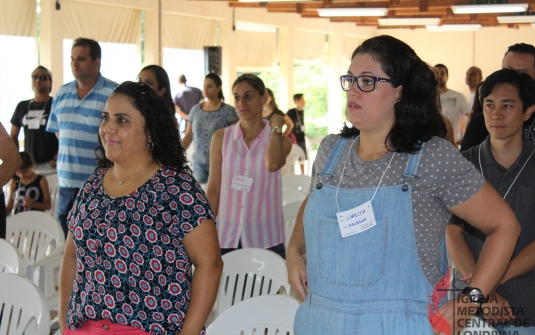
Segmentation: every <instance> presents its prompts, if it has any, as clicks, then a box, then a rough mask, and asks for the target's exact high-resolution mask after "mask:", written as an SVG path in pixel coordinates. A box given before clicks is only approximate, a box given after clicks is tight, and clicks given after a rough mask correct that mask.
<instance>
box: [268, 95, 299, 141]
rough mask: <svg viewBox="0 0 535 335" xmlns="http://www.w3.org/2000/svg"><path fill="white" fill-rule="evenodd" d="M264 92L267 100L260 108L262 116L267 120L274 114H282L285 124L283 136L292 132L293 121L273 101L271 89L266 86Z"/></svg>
mask: <svg viewBox="0 0 535 335" xmlns="http://www.w3.org/2000/svg"><path fill="white" fill-rule="evenodd" d="M266 93H267V102H266V104H265V105H264V108H263V109H262V118H263V119H266V120H268V121H269V120H270V119H271V117H272V116H273V115H275V114H276V115H280V116H282V117H283V118H284V124H285V125H286V130H284V136H288V137H289V136H290V134H291V133H292V129H293V128H294V123H293V121H292V119H290V117H289V116H288V115H286V114H284V112H283V111H281V110H280V109H279V106H277V102H276V101H275V96H274V95H273V91H272V90H270V89H269V88H267V87H266ZM294 140H295V137H294Z"/></svg>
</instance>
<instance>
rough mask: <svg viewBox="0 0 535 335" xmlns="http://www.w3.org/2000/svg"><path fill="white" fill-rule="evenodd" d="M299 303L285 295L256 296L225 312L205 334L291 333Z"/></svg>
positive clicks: (283, 334) (271, 334) (288, 334)
mask: <svg viewBox="0 0 535 335" xmlns="http://www.w3.org/2000/svg"><path fill="white" fill-rule="evenodd" d="M298 307H299V302H298V301H297V300H295V299H294V298H292V297H288V296H284V295H267V296H261V297H255V298H252V299H248V300H245V301H242V302H240V303H237V304H236V305H234V306H232V307H231V308H229V309H227V310H226V311H224V312H223V313H222V314H221V315H220V316H219V317H218V318H217V319H216V320H215V321H214V323H213V324H212V325H211V326H210V327H208V329H207V330H206V334H207V335H236V334H243V335H250V334H251V335H252V334H256V335H275V334H277V335H292V334H293V327H294V318H295V312H296V311H297V308H298Z"/></svg>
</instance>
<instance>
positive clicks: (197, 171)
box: [191, 162, 210, 184]
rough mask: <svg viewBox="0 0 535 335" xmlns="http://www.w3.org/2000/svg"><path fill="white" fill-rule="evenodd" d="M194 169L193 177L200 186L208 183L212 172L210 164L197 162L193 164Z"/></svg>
mask: <svg viewBox="0 0 535 335" xmlns="http://www.w3.org/2000/svg"><path fill="white" fill-rule="evenodd" d="M191 165H192V168H193V177H194V178H195V180H197V182H198V183H199V184H205V183H207V182H208V173H209V172H210V164H203V163H197V162H191Z"/></svg>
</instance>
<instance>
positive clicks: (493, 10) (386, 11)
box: [190, 0, 535, 28]
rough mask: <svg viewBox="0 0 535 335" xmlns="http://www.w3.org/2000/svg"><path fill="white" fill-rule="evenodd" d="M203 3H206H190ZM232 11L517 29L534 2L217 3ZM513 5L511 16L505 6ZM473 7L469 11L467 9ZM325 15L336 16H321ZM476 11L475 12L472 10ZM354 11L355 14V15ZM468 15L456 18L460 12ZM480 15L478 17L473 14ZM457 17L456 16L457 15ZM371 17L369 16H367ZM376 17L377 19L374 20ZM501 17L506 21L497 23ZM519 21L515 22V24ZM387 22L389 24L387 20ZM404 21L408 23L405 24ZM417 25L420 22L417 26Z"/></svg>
mask: <svg viewBox="0 0 535 335" xmlns="http://www.w3.org/2000/svg"><path fill="white" fill-rule="evenodd" d="M190 1H205V0H190ZM219 1H222V2H228V4H229V6H230V7H233V8H265V9H266V10H267V11H268V13H298V14H300V15H301V17H303V18H318V17H322V16H329V20H330V21H331V22H354V23H355V24H357V25H358V26H374V27H379V28H381V27H384V26H387V27H388V28H392V27H396V25H392V24H385V25H383V24H381V22H380V19H404V20H402V23H401V24H398V25H397V26H398V27H403V28H407V27H414V28H417V27H422V26H425V24H423V23H420V22H426V20H423V21H421V20H416V21H412V23H411V21H409V19H437V20H438V22H439V23H438V24H437V25H439V26H440V25H452V24H470V25H473V24H479V25H481V26H483V27H491V26H508V27H512V28H514V27H518V26H524V25H530V24H531V23H535V0H531V1H528V0H509V1H506V0H371V1H363V0H264V1H258V0H240V1H232V0H219ZM511 5H514V7H516V9H513V11H514V12H507V8H505V7H507V6H511ZM470 7H472V9H471V8H470ZM322 9H325V12H336V13H334V14H333V15H334V16H332V15H331V14H323V13H322ZM474 9H475V10H474ZM355 10H357V12H356V13H355ZM467 11H468V12H471V11H474V13H466V14H458V13H460V12H467ZM476 12H479V13H476ZM456 13H457V14H456ZM370 15H371V16H370ZM374 15H378V16H374ZM500 17H506V18H505V19H500ZM517 19H518V20H517ZM387 21H388V20H387ZM403 21H409V22H408V23H406V22H403ZM419 21H420V22H419Z"/></svg>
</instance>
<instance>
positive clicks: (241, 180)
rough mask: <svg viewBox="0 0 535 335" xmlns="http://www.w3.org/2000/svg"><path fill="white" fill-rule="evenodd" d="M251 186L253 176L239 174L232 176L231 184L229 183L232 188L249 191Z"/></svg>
mask: <svg viewBox="0 0 535 335" xmlns="http://www.w3.org/2000/svg"><path fill="white" fill-rule="evenodd" d="M252 186H253V178H249V177H245V176H240V175H236V176H234V178H233V179H232V184H231V185H230V187H231V188H232V189H233V190H236V191H244V192H249V191H251V187H252Z"/></svg>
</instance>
